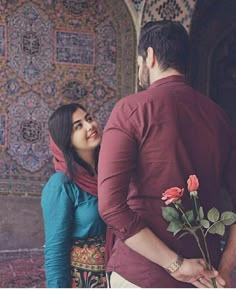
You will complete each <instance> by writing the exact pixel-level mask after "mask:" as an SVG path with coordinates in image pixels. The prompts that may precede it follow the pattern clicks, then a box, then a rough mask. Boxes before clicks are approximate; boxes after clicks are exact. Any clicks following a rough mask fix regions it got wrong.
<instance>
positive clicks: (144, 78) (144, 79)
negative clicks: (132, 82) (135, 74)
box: [139, 61, 150, 90]
mask: <svg viewBox="0 0 236 291" xmlns="http://www.w3.org/2000/svg"><path fill="white" fill-rule="evenodd" d="M139 85H140V86H141V87H142V89H143V90H146V89H147V88H148V87H149V86H150V71H149V68H148V67H147V65H146V62H145V61H143V66H142V72H141V74H140V80H139Z"/></svg>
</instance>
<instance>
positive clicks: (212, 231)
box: [208, 225, 216, 234]
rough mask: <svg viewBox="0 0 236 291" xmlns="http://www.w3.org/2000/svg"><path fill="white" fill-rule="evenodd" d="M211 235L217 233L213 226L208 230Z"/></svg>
mask: <svg viewBox="0 0 236 291" xmlns="http://www.w3.org/2000/svg"><path fill="white" fill-rule="evenodd" d="M208 232H209V233H212V234H215V233H216V227H215V226H214V225H213V226H211V227H210V228H209V230H208Z"/></svg>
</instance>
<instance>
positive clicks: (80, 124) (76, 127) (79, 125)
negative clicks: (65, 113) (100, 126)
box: [74, 123, 82, 129]
mask: <svg viewBox="0 0 236 291" xmlns="http://www.w3.org/2000/svg"><path fill="white" fill-rule="evenodd" d="M80 128H82V123H77V124H76V125H75V126H74V129H80Z"/></svg>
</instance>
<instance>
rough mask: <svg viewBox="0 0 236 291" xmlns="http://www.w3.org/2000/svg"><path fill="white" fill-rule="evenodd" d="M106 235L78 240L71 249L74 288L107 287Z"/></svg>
mask: <svg viewBox="0 0 236 291" xmlns="http://www.w3.org/2000/svg"><path fill="white" fill-rule="evenodd" d="M104 255H105V237H104V236H96V237H93V238H89V239H86V240H76V241H74V243H73V247H72V251H71V274H72V288H107V282H106V272H105V258H104Z"/></svg>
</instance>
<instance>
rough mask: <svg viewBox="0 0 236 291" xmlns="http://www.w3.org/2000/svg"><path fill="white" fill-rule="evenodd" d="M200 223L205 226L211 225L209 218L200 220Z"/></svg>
mask: <svg viewBox="0 0 236 291" xmlns="http://www.w3.org/2000/svg"><path fill="white" fill-rule="evenodd" d="M200 224H201V225H202V226H203V227H204V228H209V227H210V222H209V221H208V220H207V219H202V220H200Z"/></svg>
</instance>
